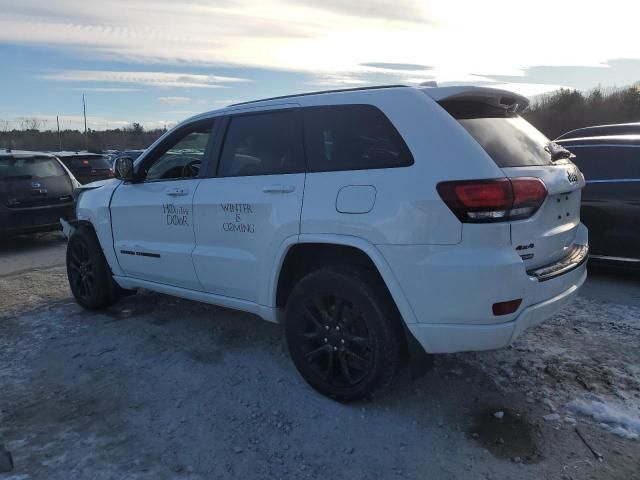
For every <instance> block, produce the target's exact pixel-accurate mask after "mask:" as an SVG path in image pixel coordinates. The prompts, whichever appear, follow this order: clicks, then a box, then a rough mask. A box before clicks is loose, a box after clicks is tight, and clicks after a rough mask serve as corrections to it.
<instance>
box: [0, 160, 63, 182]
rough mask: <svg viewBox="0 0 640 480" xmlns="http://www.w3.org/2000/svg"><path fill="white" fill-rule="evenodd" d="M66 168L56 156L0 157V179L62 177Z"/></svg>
mask: <svg viewBox="0 0 640 480" xmlns="http://www.w3.org/2000/svg"><path fill="white" fill-rule="evenodd" d="M64 174H65V171H64V169H63V168H62V167H61V166H60V164H59V163H58V161H57V160H56V159H54V158H46V157H40V158H38V157H35V158H33V157H31V158H13V157H5V158H0V179H5V180H10V179H14V178H15V179H20V178H23V179H29V178H46V177H60V176H62V175H64Z"/></svg>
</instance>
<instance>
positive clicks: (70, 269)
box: [67, 226, 118, 310]
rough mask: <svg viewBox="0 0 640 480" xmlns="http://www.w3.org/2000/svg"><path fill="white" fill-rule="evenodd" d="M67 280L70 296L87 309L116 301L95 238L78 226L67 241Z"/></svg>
mask: <svg viewBox="0 0 640 480" xmlns="http://www.w3.org/2000/svg"><path fill="white" fill-rule="evenodd" d="M67 277H68V278H69V286H70V287H71V293H73V296H74V297H75V299H76V301H77V302H78V303H79V304H80V305H81V306H82V307H84V308H86V309H89V310H96V309H100V308H105V307H108V306H110V305H112V304H113V303H115V301H116V300H117V298H118V295H117V294H116V288H117V286H115V285H114V284H113V279H112V278H111V271H110V270H109V265H108V264H107V261H106V259H105V258H104V254H103V253H102V248H101V247H100V243H99V242H98V238H97V237H96V234H95V232H94V231H93V230H92V229H91V228H89V227H86V226H81V227H79V228H78V229H77V230H76V231H75V232H74V233H73V235H71V238H70V239H69V244H68V245H67ZM114 287H115V288H114Z"/></svg>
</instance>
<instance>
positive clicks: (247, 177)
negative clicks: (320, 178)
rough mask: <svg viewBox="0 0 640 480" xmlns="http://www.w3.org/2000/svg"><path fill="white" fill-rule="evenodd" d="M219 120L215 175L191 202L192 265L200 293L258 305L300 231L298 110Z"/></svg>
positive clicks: (301, 174)
mask: <svg viewBox="0 0 640 480" xmlns="http://www.w3.org/2000/svg"><path fill="white" fill-rule="evenodd" d="M225 123H226V124H225V125H224V126H223V127H222V129H221V137H223V138H221V140H222V142H221V148H220V154H219V165H218V168H217V172H211V174H212V178H205V179H203V180H202V182H201V184H200V186H199V187H198V190H197V192H196V195H195V197H194V201H193V209H194V220H195V236H196V243H197V246H196V248H195V250H194V252H193V263H194V265H195V268H196V271H197V274H198V278H199V279H200V282H201V283H202V285H203V287H204V290H205V291H207V292H210V293H213V294H217V295H223V296H228V297H234V298H239V299H243V300H247V301H251V302H254V303H260V300H261V299H260V292H263V293H265V291H264V289H263V288H262V287H264V286H266V285H268V281H267V280H266V279H268V278H269V276H270V274H271V271H272V267H273V263H274V261H275V259H276V257H277V253H278V250H279V249H280V248H281V246H282V244H283V242H284V241H285V240H286V239H287V238H289V237H292V236H296V235H298V234H299V232H300V212H301V208H302V196H303V190H304V179H305V173H304V171H305V163H304V153H303V147H302V134H301V125H300V112H299V110H298V109H282V110H271V111H266V112H255V113H245V114H237V115H233V116H230V117H228V118H226V119H225ZM218 143H220V142H218ZM264 301H267V300H266V299H264Z"/></svg>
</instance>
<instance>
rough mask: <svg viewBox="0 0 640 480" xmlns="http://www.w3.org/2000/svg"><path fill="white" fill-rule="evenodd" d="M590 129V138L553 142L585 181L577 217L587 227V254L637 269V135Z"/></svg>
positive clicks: (639, 264)
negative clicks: (567, 154)
mask: <svg viewBox="0 0 640 480" xmlns="http://www.w3.org/2000/svg"><path fill="white" fill-rule="evenodd" d="M637 125H638V124H630V127H629V128H634V127H635V128H637V127H636V126H637ZM616 127H622V126H616ZM590 128H592V130H591V131H592V132H594V131H595V132H597V135H596V136H591V135H588V136H582V137H575V138H565V137H560V138H559V139H557V140H556V143H558V144H560V145H562V146H563V147H565V148H566V149H568V150H569V151H571V152H572V153H573V154H575V156H576V157H575V158H574V159H573V161H574V163H576V164H577V165H578V167H579V168H580V170H581V171H582V173H583V174H584V176H585V178H586V181H587V185H586V187H585V188H584V190H583V191H582V211H581V214H580V217H581V218H582V221H583V222H584V224H585V225H586V226H587V227H588V228H589V247H590V248H589V250H590V256H591V258H593V259H597V260H604V261H608V262H616V263H619V264H624V265H627V266H633V267H638V268H640V131H639V132H638V133H637V134H625V135H601V134H600V133H602V131H603V130H598V129H597V128H596V127H590ZM622 130H624V129H622ZM587 133H588V132H587Z"/></svg>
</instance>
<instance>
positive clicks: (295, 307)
mask: <svg viewBox="0 0 640 480" xmlns="http://www.w3.org/2000/svg"><path fill="white" fill-rule="evenodd" d="M401 321H402V320H401V318H400V316H399V314H398V312H397V310H396V308H395V305H394V304H393V301H392V299H391V297H390V295H389V293H388V291H387V290H386V288H385V286H384V284H382V282H380V281H379V280H378V279H377V278H376V277H375V276H374V275H372V274H371V272H369V271H367V270H365V269H362V268H357V267H351V266H329V267H323V268H321V269H319V270H316V271H314V272H312V273H309V274H308V275H306V276H305V277H303V278H302V280H300V281H299V282H298V284H297V285H296V286H295V288H294V289H293V292H292V293H291V296H290V297H289V299H288V301H287V306H286V313H285V333H286V340H287V346H288V348H289V352H290V354H291V358H292V359H293V362H294V364H295V366H296V368H297V369H298V371H299V372H300V374H301V375H302V377H303V378H304V379H305V380H306V381H307V382H308V383H309V384H310V385H311V386H312V387H313V388H314V389H316V390H317V391H318V392H320V393H322V394H323V395H326V396H327V397H330V398H333V399H335V400H339V401H345V402H347V401H353V400H358V399H362V398H365V397H372V396H375V395H378V394H380V393H381V392H382V391H383V390H384V389H385V388H386V387H388V386H389V385H391V384H392V383H393V381H394V380H395V378H396V376H397V373H398V371H399V368H400V366H401V365H402V363H403V360H404V358H405V357H404V355H403V352H404V351H405V347H406V346H405V338H404V333H403V330H402V325H401V323H400V322H401Z"/></svg>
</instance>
